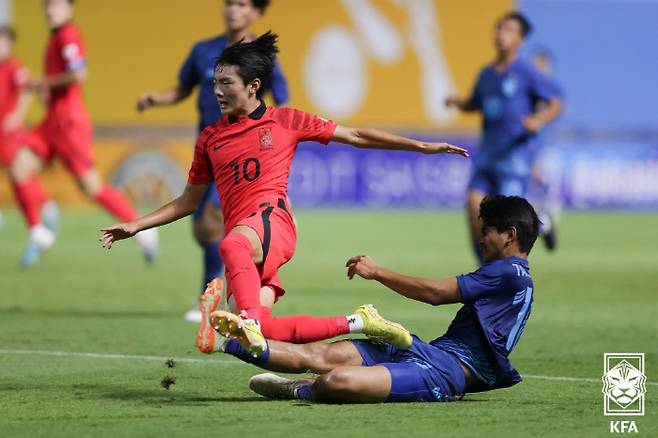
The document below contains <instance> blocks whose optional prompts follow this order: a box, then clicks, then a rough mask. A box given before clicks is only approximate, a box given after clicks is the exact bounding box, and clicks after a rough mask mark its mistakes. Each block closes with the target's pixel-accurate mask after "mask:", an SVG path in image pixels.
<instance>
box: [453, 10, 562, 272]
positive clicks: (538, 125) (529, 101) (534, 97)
mask: <svg viewBox="0 0 658 438" xmlns="http://www.w3.org/2000/svg"><path fill="white" fill-rule="evenodd" d="M530 30H531V27H530V23H529V22H528V20H527V19H526V18H525V17H524V16H523V15H521V14H519V13H517V12H510V13H508V14H506V15H505V16H503V17H502V18H501V19H500V20H499V21H498V23H497V24H496V29H495V32H494V45H495V48H496V59H495V60H494V62H493V63H492V64H490V65H488V66H486V67H484V68H483V69H482V71H481V72H480V75H479V77H478V80H477V82H476V84H475V87H474V88H473V91H472V93H471V96H470V97H469V98H468V99H463V98H459V97H457V96H451V97H449V98H448V99H446V104H447V105H448V106H455V107H457V108H459V109H461V110H462V111H480V112H481V113H482V119H483V123H482V127H483V135H482V140H481V144H480V149H479V150H478V153H477V154H476V156H475V158H474V160H473V173H472V176H471V179H470V181H469V184H468V194H467V212H468V217H469V225H470V232H471V239H472V243H473V249H474V251H475V254H476V256H477V258H478V261H479V262H480V263H482V254H481V249H480V244H479V242H480V235H481V230H480V223H479V220H478V208H479V205H480V202H481V201H482V199H483V198H484V197H485V196H486V195H496V194H500V195H508V196H509V195H517V196H525V193H526V190H527V187H528V183H529V181H530V179H531V174H532V166H533V163H534V156H535V153H536V151H537V148H536V141H537V138H536V137H537V136H536V134H537V133H538V132H539V131H540V130H541V129H542V128H543V127H544V125H546V124H547V123H549V122H550V121H552V120H554V119H555V118H556V117H557V116H558V115H559V113H560V111H561V108H562V102H561V99H560V98H559V96H558V94H557V93H556V92H555V89H554V87H553V86H552V85H551V83H550V81H548V79H547V78H546V77H545V75H543V74H541V73H540V72H538V71H537V69H535V68H534V67H533V66H532V65H531V64H530V63H528V62H526V61H525V60H523V59H521V58H520V57H519V56H518V51H519V48H520V47H521V44H522V43H523V40H524V39H525V37H526V36H527V35H528V33H530ZM539 101H544V102H545V105H542V106H541V107H540V108H537V103H538V102H539Z"/></svg>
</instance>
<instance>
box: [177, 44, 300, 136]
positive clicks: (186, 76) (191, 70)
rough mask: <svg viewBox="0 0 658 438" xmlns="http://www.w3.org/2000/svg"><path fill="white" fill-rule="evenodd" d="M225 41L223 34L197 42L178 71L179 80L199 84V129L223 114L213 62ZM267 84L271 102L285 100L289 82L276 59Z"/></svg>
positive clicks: (280, 102) (188, 85)
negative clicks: (218, 99)
mask: <svg viewBox="0 0 658 438" xmlns="http://www.w3.org/2000/svg"><path fill="white" fill-rule="evenodd" d="M227 44H228V42H227V40H226V37H225V36H224V35H220V36H218V37H216V38H213V39H210V40H205V41H201V42H199V43H197V44H196V45H195V46H194V47H193V48H192V51H191V52H190V54H189V55H188V56H187V59H186V60H185V62H184V63H183V66H182V67H181V69H180V72H179V73H178V80H179V81H180V82H181V83H182V84H183V85H185V86H186V87H190V88H193V87H195V86H197V85H199V87H200V89H199V97H198V99H197V108H198V110H199V115H200V116H201V119H200V120H199V132H201V131H203V130H204V129H205V128H206V126H209V125H212V124H213V123H215V122H216V121H217V120H219V119H220V118H221V117H222V113H221V111H220V109H219V104H218V103H217V98H216V97H215V90H214V85H213V77H214V74H215V63H216V62H217V60H218V59H219V57H220V56H221V54H222V52H223V51H224V49H225V48H226V46H227ZM266 86H267V87H268V88H269V90H270V92H271V93H272V97H273V98H274V102H275V103H276V104H277V105H282V104H284V103H285V102H286V101H287V100H288V86H287V84H286V79H285V77H284V76H283V72H282V71H281V67H280V66H279V64H278V63H276V64H275V66H274V71H273V72H272V76H270V78H269V81H268V83H267V84H266Z"/></svg>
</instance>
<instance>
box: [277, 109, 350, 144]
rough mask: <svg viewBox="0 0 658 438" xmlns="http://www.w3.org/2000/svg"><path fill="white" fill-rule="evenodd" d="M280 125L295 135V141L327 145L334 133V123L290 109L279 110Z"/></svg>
mask: <svg viewBox="0 0 658 438" xmlns="http://www.w3.org/2000/svg"><path fill="white" fill-rule="evenodd" d="M280 114H281V123H282V125H283V126H284V127H285V128H287V129H288V130H290V131H292V132H294V133H295V136H296V141H297V142H300V141H317V142H318V143H322V144H327V143H329V141H330V140H331V138H332V137H333V135H334V131H336V126H337V125H336V123H335V122H334V121H332V120H327V119H323V118H322V117H318V116H316V115H313V114H309V113H305V112H304V111H300V110H297V109H292V108H283V109H282V110H281V113H280Z"/></svg>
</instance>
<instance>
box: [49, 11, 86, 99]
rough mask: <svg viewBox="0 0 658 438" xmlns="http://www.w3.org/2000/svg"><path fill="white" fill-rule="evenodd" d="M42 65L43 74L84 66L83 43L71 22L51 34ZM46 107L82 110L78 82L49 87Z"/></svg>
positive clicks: (70, 70)
mask: <svg viewBox="0 0 658 438" xmlns="http://www.w3.org/2000/svg"><path fill="white" fill-rule="evenodd" d="M45 64H46V65H45V72H46V76H47V77H48V76H56V75H60V74H62V73H66V72H74V71H77V70H81V69H83V68H85V66H86V65H87V61H86V50H85V45H84V41H83V40H82V34H81V33H80V30H79V29H78V28H77V27H76V26H75V25H74V24H72V23H68V24H65V25H64V26H62V27H60V28H58V29H56V30H54V31H53V32H52V33H51V35H50V39H49V40H48V46H47V47H46V58H45ZM48 110H49V111H54V112H58V111H63V112H71V111H73V112H80V111H84V103H83V100H82V86H81V84H71V85H67V86H66V87H61V88H53V89H52V90H51V92H50V101H49V103H48Z"/></svg>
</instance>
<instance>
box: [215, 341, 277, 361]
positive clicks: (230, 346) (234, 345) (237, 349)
mask: <svg viewBox="0 0 658 438" xmlns="http://www.w3.org/2000/svg"><path fill="white" fill-rule="evenodd" d="M224 353H226V354H230V355H231V356H234V357H237V358H238V359H240V360H241V361H243V362H247V363H250V364H253V365H257V366H258V365H263V364H265V363H267V361H268V360H269V359H270V349H269V348H268V349H267V350H265V353H263V354H261V355H260V356H258V357H254V356H252V355H251V353H249V352H248V351H247V350H245V348H244V347H243V346H242V345H240V343H239V342H238V341H235V340H233V339H231V340H230V341H228V342H227V343H226V345H225V346H224Z"/></svg>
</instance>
